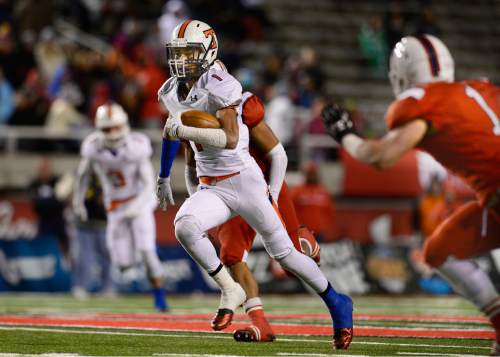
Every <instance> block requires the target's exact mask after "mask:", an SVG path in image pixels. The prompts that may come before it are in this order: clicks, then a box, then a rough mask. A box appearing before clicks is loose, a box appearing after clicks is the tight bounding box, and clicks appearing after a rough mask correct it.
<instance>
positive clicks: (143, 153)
mask: <svg viewBox="0 0 500 357" xmlns="http://www.w3.org/2000/svg"><path fill="white" fill-rule="evenodd" d="M129 142H130V144H131V147H132V149H133V152H134V154H135V155H134V156H136V157H137V158H148V157H150V156H151V155H152V154H153V148H152V146H151V140H149V137H148V136H146V135H145V134H143V133H139V132H137V131H133V132H131V133H130V135H129Z"/></svg>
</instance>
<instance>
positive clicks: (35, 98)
mask: <svg viewBox="0 0 500 357" xmlns="http://www.w3.org/2000/svg"><path fill="white" fill-rule="evenodd" d="M404 3H405V2H404V1H394V0H393V1H391V2H390V4H389V6H388V10H387V13H386V14H385V15H384V16H382V15H376V14H375V15H373V16H372V17H371V19H370V21H369V22H368V23H366V24H364V25H362V26H361V28H360V32H359V36H358V41H359V46H360V53H361V55H362V58H363V63H361V68H362V69H363V68H364V71H362V72H363V75H364V74H367V75H368V78H375V79H376V78H384V79H385V78H386V73H387V61H388V54H389V50H390V48H391V47H392V46H393V45H394V43H395V42H396V41H397V40H398V39H399V38H400V37H401V35H403V34H407V33H423V32H426V33H437V34H438V33H439V29H438V27H437V26H436V25H435V23H434V20H433V13H432V9H431V6H430V3H429V1H428V0H420V1H418V4H419V5H418V10H416V13H412V14H411V16H410V15H409V14H408V12H407V11H406V9H404ZM264 5H265V4H264V2H263V1H262V0H210V1H206V0H167V1H165V0H148V1H141V2H137V1H128V0H99V1H89V0H74V1H60V0H17V1H11V0H0V125H2V124H4V125H13V126H23V125H30V126H43V127H44V128H45V130H46V131H47V132H49V133H53V134H56V135H64V134H66V133H78V132H79V130H80V129H81V128H90V127H91V126H92V121H93V117H94V114H95V110H96V108H97V107H98V106H99V105H101V104H103V103H105V102H107V101H109V100H114V101H117V102H118V103H120V104H121V105H122V106H123V107H124V108H125V109H126V111H127V112H128V114H129V117H130V121H131V124H132V126H133V127H136V128H160V127H162V125H163V122H164V120H165V115H164V114H165V113H164V111H163V108H162V106H161V105H159V103H158V102H157V90H158V88H159V87H160V86H161V84H162V83H163V81H165V80H166V79H167V78H168V75H169V74H168V68H167V66H166V55H165V44H166V43H167V42H168V41H169V39H170V36H171V32H172V30H173V28H174V27H175V26H176V25H178V24H179V23H180V22H182V21H183V20H184V19H186V18H196V19H200V20H203V21H205V22H207V23H209V24H211V25H212V26H213V27H214V28H215V29H216V31H217V34H218V37H219V43H220V47H221V48H220V51H219V56H220V58H221V59H222V61H223V62H224V63H225V64H226V66H227V67H228V69H229V70H230V72H231V73H233V74H234V75H235V76H236V77H237V78H238V79H239V80H240V81H241V83H242V85H243V87H244V89H245V90H250V91H252V92H254V93H255V94H257V95H259V96H260V97H261V98H262V99H263V100H264V102H265V103H266V120H267V121H268V123H269V125H270V126H271V127H272V128H273V130H274V131H275V132H276V134H277V135H278V137H279V139H280V140H281V141H282V142H283V144H284V146H285V148H286V149H287V152H288V155H289V158H290V165H291V167H295V168H298V166H297V164H298V156H299V155H298V145H299V140H298V138H299V137H300V135H299V134H301V133H304V132H308V133H311V134H325V129H324V127H323V123H322V122H321V119H320V116H319V114H320V112H321V109H322V107H323V106H324V104H325V103H326V101H327V100H328V99H329V98H328V96H326V94H325V93H326V90H325V82H326V76H325V73H324V70H323V69H322V63H321V61H320V59H319V58H318V54H317V52H316V51H315V50H314V49H313V48H312V47H307V46H306V45H305V46H304V47H302V48H297V49H296V50H295V51H294V52H293V53H290V52H288V51H286V50H284V49H283V48H281V46H280V45H279V43H278V42H277V41H274V40H275V37H273V36H274V35H275V30H276V29H275V28H274V25H273V24H272V22H271V21H270V19H269V18H268V16H267V13H266V12H265V11H264V9H263V6H264ZM266 49H267V50H266ZM365 72H366V73H365ZM346 105H347V106H348V108H349V109H350V110H351V111H352V112H353V115H354V117H355V121H356V125H357V127H358V130H360V131H361V132H363V131H364V130H363V128H364V126H363V123H364V120H363V117H362V115H361V113H360V112H359V111H358V110H357V108H356V107H357V106H356V103H355V102H354V101H352V100H351V101H350V100H349V99H348V98H347V99H346ZM76 146H77V145H73V146H71V145H70V146H69V149H70V150H76ZM41 149H50V150H61V149H63V150H67V149H68V146H67V145H62V146H57V145H55V146H54V145H50V146H49V147H48V148H47V147H46V146H45V147H44V146H42V147H41V146H40V145H39V146H37V150H41ZM332 154H333V155H332ZM332 157H333V158H335V157H336V155H335V151H332V152H331V153H326V154H325V153H324V152H322V153H320V154H319V155H318V157H314V159H316V160H321V159H325V158H327V159H328V158H332Z"/></svg>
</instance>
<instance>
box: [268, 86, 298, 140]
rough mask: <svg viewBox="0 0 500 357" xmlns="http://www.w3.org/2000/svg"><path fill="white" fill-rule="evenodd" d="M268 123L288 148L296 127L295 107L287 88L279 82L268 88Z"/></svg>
mask: <svg viewBox="0 0 500 357" xmlns="http://www.w3.org/2000/svg"><path fill="white" fill-rule="evenodd" d="M265 99H266V101H267V105H266V116H265V120H266V123H267V124H268V125H269V126H270V127H271V129H272V130H273V131H274V133H275V134H276V136H277V137H278V139H279V140H280V141H281V143H282V144H283V146H284V147H285V148H286V147H287V146H288V145H290V143H291V141H292V139H293V133H294V127H295V108H294V106H293V103H292V101H291V99H290V97H289V96H288V95H287V92H286V89H285V88H282V87H280V86H279V85H278V84H274V85H270V86H268V87H267V89H266V93H265Z"/></svg>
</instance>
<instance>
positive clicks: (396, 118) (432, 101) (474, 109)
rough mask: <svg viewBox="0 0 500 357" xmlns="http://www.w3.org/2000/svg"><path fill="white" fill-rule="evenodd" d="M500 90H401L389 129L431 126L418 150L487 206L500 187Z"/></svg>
mask: <svg viewBox="0 0 500 357" xmlns="http://www.w3.org/2000/svg"><path fill="white" fill-rule="evenodd" d="M499 118H500V88H498V87H495V86H494V85H492V84H491V83H490V82H487V81H464V82H454V83H447V82H436V83H430V84H427V85H424V86H421V87H417V88H412V89H409V90H407V91H406V92H403V93H402V94H401V95H400V98H398V99H397V100H396V101H394V102H393V103H392V104H391V106H390V107H389V109H388V111H387V113H386V123H387V126H388V127H389V129H393V128H396V127H398V126H401V125H404V124H406V123H408V122H410V121H412V120H415V119H423V120H425V121H426V122H427V123H428V127H429V128H428V131H427V134H426V135H425V137H424V138H423V139H422V141H421V142H420V143H419V144H418V145H417V148H419V149H422V150H424V151H426V152H428V153H429V154H431V155H432V156H434V158H435V159H436V160H437V161H439V162H440V163H441V164H442V165H443V166H445V167H446V168H448V169H449V170H450V171H452V172H454V173H455V174H457V175H458V176H460V177H462V178H463V179H464V180H465V181H466V182H467V183H468V184H469V185H470V186H471V187H472V188H473V189H474V190H475V191H476V193H477V194H478V195H479V199H480V201H481V203H482V204H483V205H484V204H485V203H486V202H487V200H488V199H489V197H490V196H491V195H493V194H495V193H496V192H497V190H499V189H500V123H499Z"/></svg>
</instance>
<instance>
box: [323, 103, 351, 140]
mask: <svg viewBox="0 0 500 357" xmlns="http://www.w3.org/2000/svg"><path fill="white" fill-rule="evenodd" d="M321 117H322V118H323V123H324V124H325V128H326V131H327V132H328V134H330V136H331V137H332V138H334V139H335V141H336V142H338V143H339V144H342V138H343V137H344V136H346V135H347V134H350V133H351V134H355V133H356V130H355V129H354V123H353V121H352V119H351V114H350V113H349V112H348V111H347V110H345V109H344V108H343V107H342V106H340V105H338V104H335V103H334V104H327V105H326V106H325V107H324V108H323V110H322V111H321Z"/></svg>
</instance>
